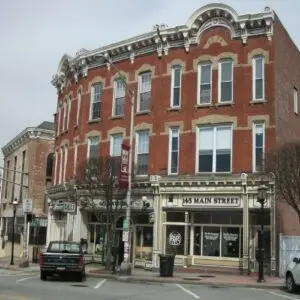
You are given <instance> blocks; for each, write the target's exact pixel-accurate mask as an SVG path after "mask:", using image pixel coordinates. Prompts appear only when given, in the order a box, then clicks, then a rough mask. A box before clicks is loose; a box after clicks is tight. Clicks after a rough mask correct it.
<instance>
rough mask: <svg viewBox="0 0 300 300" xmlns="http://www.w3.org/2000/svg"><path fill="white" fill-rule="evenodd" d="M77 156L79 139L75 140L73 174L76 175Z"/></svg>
mask: <svg viewBox="0 0 300 300" xmlns="http://www.w3.org/2000/svg"><path fill="white" fill-rule="evenodd" d="M77 158H78V141H75V142H74V162H73V176H75V175H76V171H77Z"/></svg>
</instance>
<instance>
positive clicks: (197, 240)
mask: <svg viewBox="0 0 300 300" xmlns="http://www.w3.org/2000/svg"><path fill="white" fill-rule="evenodd" d="M194 255H201V227H195V228H194Z"/></svg>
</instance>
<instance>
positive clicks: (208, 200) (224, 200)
mask: <svg viewBox="0 0 300 300" xmlns="http://www.w3.org/2000/svg"><path fill="white" fill-rule="evenodd" d="M240 203H241V199H240V197H227V196H224V197H223V196H217V197H183V198H182V205H203V206H240Z"/></svg>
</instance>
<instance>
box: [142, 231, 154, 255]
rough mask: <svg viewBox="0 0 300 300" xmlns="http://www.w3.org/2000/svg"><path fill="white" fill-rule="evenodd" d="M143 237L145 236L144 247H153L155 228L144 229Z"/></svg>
mask: <svg viewBox="0 0 300 300" xmlns="http://www.w3.org/2000/svg"><path fill="white" fill-rule="evenodd" d="M143 235H144V246H145V247H152V246H153V227H144V228H143ZM151 254H152V253H151ZM151 256H152V255H151Z"/></svg>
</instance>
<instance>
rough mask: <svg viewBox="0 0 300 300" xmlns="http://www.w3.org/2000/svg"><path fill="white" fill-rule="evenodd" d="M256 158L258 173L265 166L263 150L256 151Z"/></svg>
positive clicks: (257, 149)
mask: <svg viewBox="0 0 300 300" xmlns="http://www.w3.org/2000/svg"><path fill="white" fill-rule="evenodd" d="M255 158H256V162H255V167H256V171H260V170H261V169H262V166H263V148H256V149H255Z"/></svg>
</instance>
